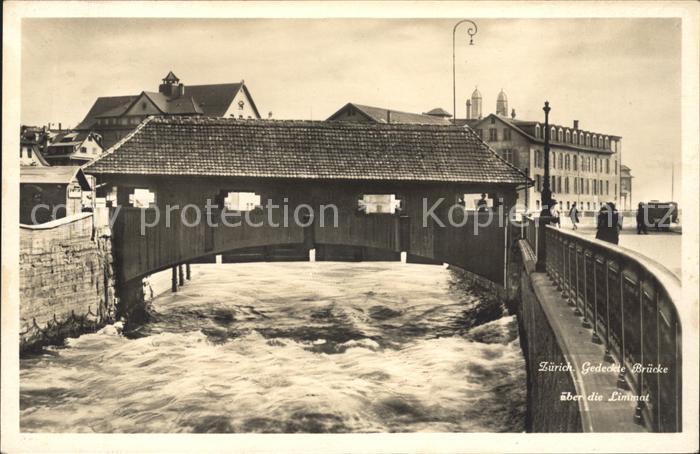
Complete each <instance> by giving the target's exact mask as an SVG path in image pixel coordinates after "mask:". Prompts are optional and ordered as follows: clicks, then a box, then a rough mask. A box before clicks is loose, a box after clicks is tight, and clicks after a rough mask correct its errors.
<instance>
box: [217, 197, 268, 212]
mask: <svg viewBox="0 0 700 454" xmlns="http://www.w3.org/2000/svg"><path fill="white" fill-rule="evenodd" d="M223 206H224V208H225V209H227V210H230V211H253V210H254V209H255V208H257V207H259V206H260V195H259V194H256V193H254V192H228V193H226V197H225V198H224V204H223Z"/></svg>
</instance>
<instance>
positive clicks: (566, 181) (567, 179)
mask: <svg viewBox="0 0 700 454" xmlns="http://www.w3.org/2000/svg"><path fill="white" fill-rule="evenodd" d="M564 193H566V194H568V193H569V177H566V178H565V179H564Z"/></svg>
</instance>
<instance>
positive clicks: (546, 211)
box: [540, 101, 552, 217]
mask: <svg viewBox="0 0 700 454" xmlns="http://www.w3.org/2000/svg"><path fill="white" fill-rule="evenodd" d="M542 110H544V178H543V181H542V212H541V213H540V216H541V217H549V216H551V212H550V208H551V204H552V191H551V190H550V187H549V111H550V110H551V109H550V108H549V101H545V102H544V107H543V108H542Z"/></svg>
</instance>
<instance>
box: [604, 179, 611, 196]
mask: <svg viewBox="0 0 700 454" xmlns="http://www.w3.org/2000/svg"><path fill="white" fill-rule="evenodd" d="M605 195H610V182H609V181H606V182H605Z"/></svg>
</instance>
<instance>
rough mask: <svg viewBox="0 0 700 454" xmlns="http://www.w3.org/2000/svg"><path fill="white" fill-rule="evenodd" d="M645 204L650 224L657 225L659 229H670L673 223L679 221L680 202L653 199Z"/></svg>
mask: <svg viewBox="0 0 700 454" xmlns="http://www.w3.org/2000/svg"><path fill="white" fill-rule="evenodd" d="M643 206H644V209H645V210H646V213H647V214H646V216H647V220H648V222H649V225H650V226H652V227H656V229H657V230H659V229H663V230H668V229H670V228H671V223H674V224H677V223H678V203H676V202H659V201H658V200H652V201H650V202H648V203H645V204H644V205H643Z"/></svg>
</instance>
